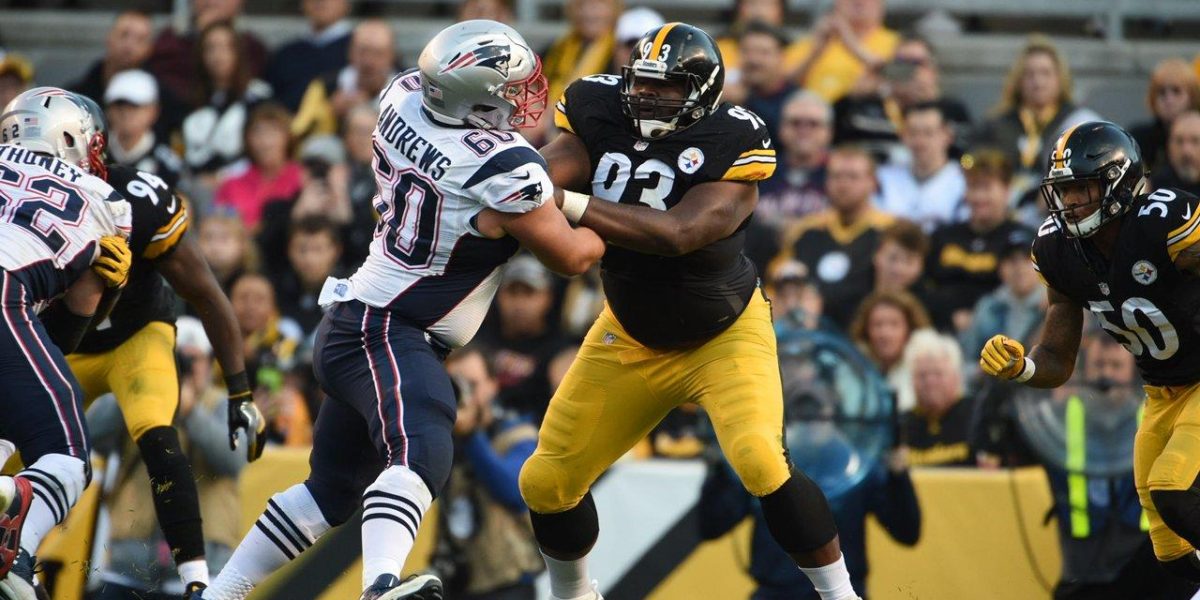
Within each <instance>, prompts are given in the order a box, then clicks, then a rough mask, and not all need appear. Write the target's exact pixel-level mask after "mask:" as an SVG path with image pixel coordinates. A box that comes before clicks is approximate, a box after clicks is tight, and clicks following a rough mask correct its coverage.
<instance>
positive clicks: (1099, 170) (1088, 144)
mask: <svg viewBox="0 0 1200 600" xmlns="http://www.w3.org/2000/svg"><path fill="white" fill-rule="evenodd" d="M1093 181H1094V182H1098V183H1099V185H1090V182H1093ZM1080 185H1087V186H1088V188H1087V189H1088V194H1089V195H1090V197H1089V199H1088V202H1086V203H1083V204H1075V205H1073V206H1069V207H1068V206H1066V205H1065V204H1064V202H1063V192H1064V190H1066V189H1068V188H1070V187H1071V186H1080ZM1145 187H1146V167H1145V163H1144V162H1142V151H1141V149H1140V148H1138V144H1137V142H1136V141H1134V139H1133V136H1131V135H1129V133H1128V132H1127V131H1125V130H1124V129H1121V128H1120V127H1118V126H1117V125H1114V124H1112V123H1109V122H1108V121H1088V122H1086V123H1082V124H1080V125H1077V126H1075V127H1072V128H1070V129H1068V130H1067V131H1065V132H1064V133H1063V134H1062V135H1061V136H1059V138H1058V141H1057V142H1055V143H1054V148H1053V150H1051V152H1050V171H1049V172H1048V173H1047V174H1046V177H1045V179H1043V180H1042V186H1041V191H1042V198H1043V199H1045V201H1046V206H1047V207H1048V208H1049V209H1050V215H1051V216H1052V217H1053V218H1054V220H1055V222H1057V224H1058V228H1059V229H1060V230H1061V231H1062V232H1063V234H1065V235H1066V236H1067V237H1074V238H1085V237H1088V236H1090V235H1092V234H1094V233H1096V232H1097V231H1099V230H1100V228H1101V227H1102V226H1104V225H1105V224H1106V223H1109V222H1110V221H1112V220H1114V219H1118V218H1120V217H1121V215H1123V214H1125V212H1126V211H1128V210H1129V208H1130V207H1131V206H1133V201H1134V199H1135V198H1137V196H1138V195H1139V194H1141V193H1142V192H1143V191H1144V189H1145ZM1076 213H1079V215H1083V216H1078V215H1077V214H1076Z"/></svg>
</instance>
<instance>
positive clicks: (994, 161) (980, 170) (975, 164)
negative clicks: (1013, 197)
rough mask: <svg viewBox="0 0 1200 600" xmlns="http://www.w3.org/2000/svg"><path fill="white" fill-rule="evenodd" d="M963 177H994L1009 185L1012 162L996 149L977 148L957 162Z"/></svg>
mask: <svg viewBox="0 0 1200 600" xmlns="http://www.w3.org/2000/svg"><path fill="white" fill-rule="evenodd" d="M959 164H960V165H961V166H962V169H963V175H966V176H967V177H970V176H972V175H975V176H978V177H995V178H996V179H999V180H1000V181H1002V182H1004V185H1010V184H1011V183H1012V178H1013V165H1012V161H1011V160H1009V159H1008V155H1007V154H1005V153H1004V152H1003V151H1002V150H1000V149H998V148H978V149H975V150H971V151H970V152H967V153H966V154H964V155H963V157H962V159H960V160H959Z"/></svg>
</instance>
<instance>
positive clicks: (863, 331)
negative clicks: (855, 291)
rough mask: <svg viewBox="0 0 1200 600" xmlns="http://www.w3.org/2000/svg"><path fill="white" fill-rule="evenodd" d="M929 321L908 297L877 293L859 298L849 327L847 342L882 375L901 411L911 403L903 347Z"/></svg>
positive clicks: (882, 292)
mask: <svg viewBox="0 0 1200 600" xmlns="http://www.w3.org/2000/svg"><path fill="white" fill-rule="evenodd" d="M929 322H930V321H929V313H928V312H926V311H925V307H924V306H922V305H921V301H920V300H917V298H916V297H915V296H913V295H912V294H910V293H908V292H903V291H901V292H889V291H878V292H872V293H871V295H869V296H867V297H866V298H864V299H863V301H862V304H860V305H859V306H858V310H857V311H856V312H855V315H854V321H853V322H852V323H851V324H850V329H849V335H850V339H851V341H853V342H854V343H855V344H856V345H857V346H858V349H859V350H861V351H862V353H863V354H864V355H866V357H867V358H869V359H870V360H871V362H873V363H875V366H876V368H878V369H879V372H880V373H882V374H883V376H884V378H885V379H886V380H887V382H888V387H889V388H891V389H892V393H894V394H896V396H897V405H898V407H899V408H900V409H901V410H907V409H909V408H912V407H913V405H914V404H915V400H914V399H913V395H912V385H911V382H910V380H909V376H908V370H907V368H906V365H905V364H904V348H905V347H906V346H907V345H908V342H909V340H910V339H911V337H912V335H913V333H914V332H916V331H919V330H922V329H926V328H928V327H929Z"/></svg>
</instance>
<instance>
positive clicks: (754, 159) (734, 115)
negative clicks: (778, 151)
mask: <svg viewBox="0 0 1200 600" xmlns="http://www.w3.org/2000/svg"><path fill="white" fill-rule="evenodd" d="M708 118H710V119H712V118H715V119H720V121H721V123H722V125H723V127H722V128H721V132H722V134H721V136H720V137H721V139H718V140H713V142H714V143H713V144H711V145H709V148H711V149H712V152H713V156H711V157H706V158H705V161H704V165H703V167H702V168H703V169H704V173H705V175H706V176H707V178H709V179H710V180H713V181H762V180H764V179H769V178H770V177H771V175H774V174H775V147H774V144H773V143H772V141H771V136H770V134H769V133H768V132H767V126H766V124H765V123H764V122H763V120H762V119H761V118H759V116H758V115H756V114H754V113H753V112H751V111H750V110H749V109H746V108H743V107H741V106H732V105H722V106H721V107H719V108H718V109H717V113H716V114H714V115H712V116H710V117H708ZM690 150H692V149H691V148H689V149H688V150H685V151H684V152H685V153H686V152H688V151H690ZM683 158H684V157H681V160H682V159H683Z"/></svg>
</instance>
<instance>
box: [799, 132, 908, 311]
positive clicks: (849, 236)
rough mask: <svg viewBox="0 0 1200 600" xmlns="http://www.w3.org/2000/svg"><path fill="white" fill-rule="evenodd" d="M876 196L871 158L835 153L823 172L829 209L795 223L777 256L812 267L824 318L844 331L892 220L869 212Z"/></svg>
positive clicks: (842, 150)
mask: <svg viewBox="0 0 1200 600" xmlns="http://www.w3.org/2000/svg"><path fill="white" fill-rule="evenodd" d="M875 190H876V184H875V161H874V160H872V158H871V155H870V154H867V152H866V151H864V150H862V149H861V148H853V147H839V148H836V149H834V150H833V152H832V153H831V154H830V155H829V163H828V167H827V171H826V183H825V192H826V194H828V196H829V208H828V209H826V210H823V211H820V212H817V213H814V214H812V215H809V216H808V217H805V218H804V219H802V220H801V221H800V222H799V223H797V224H796V225H795V226H794V227H793V228H792V231H791V232H789V233H788V234H787V235H786V236H785V238H784V243H783V250H782V252H781V253H780V254H781V256H783V257H785V258H795V259H796V260H799V261H800V262H802V263H804V264H806V265H810V266H811V268H812V269H813V272H814V274H815V275H816V280H817V286H818V288H819V289H820V290H821V297H823V298H824V299H825V314H826V315H827V316H828V317H829V318H830V319H831V320H833V322H834V323H835V324H836V325H837V326H838V327H839V328H843V329H844V328H845V327H846V326H847V325H849V323H850V318H851V316H852V315H853V314H854V308H855V306H857V305H858V301H859V299H861V298H862V297H863V296H865V295H867V293H868V292H870V291H871V287H872V286H873V285H874V283H875V269H874V267H873V266H872V264H871V257H872V256H873V255H874V254H875V249H876V248H877V247H878V245H879V233H880V232H881V231H882V230H883V229H884V228H886V227H887V226H888V225H891V224H892V221H893V220H894V219H893V218H892V216H891V215H888V214H886V213H884V212H882V211H880V210H878V209H876V208H875V207H874V206H872V204H871V196H872V194H874V193H875Z"/></svg>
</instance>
